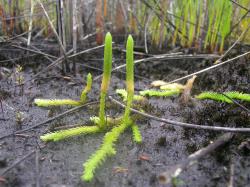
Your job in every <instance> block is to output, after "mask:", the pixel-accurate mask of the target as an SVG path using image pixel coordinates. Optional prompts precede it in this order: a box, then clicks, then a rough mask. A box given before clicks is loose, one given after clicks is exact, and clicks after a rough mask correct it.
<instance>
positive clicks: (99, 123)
mask: <svg viewBox="0 0 250 187" xmlns="http://www.w3.org/2000/svg"><path fill="white" fill-rule="evenodd" d="M111 45H112V38H111V35H110V33H108V34H107V35H106V38H105V52H104V53H105V55H104V56H105V57H104V73H103V79H102V86H101V100H100V112H99V117H97V116H94V117H91V118H90V121H92V122H93V123H94V125H92V126H81V127H75V128H70V129H66V130H60V131H56V132H52V133H48V134H45V135H43V136H41V137H40V138H41V140H42V141H59V140H63V139H65V138H69V137H72V136H77V135H81V134H84V135H85V134H92V133H99V132H105V131H107V133H106V134H105V136H104V139H103V143H102V145H101V147H100V148H99V149H98V150H97V151H96V152H95V153H94V154H92V156H91V157H90V158H89V159H88V160H87V161H86V162H85V163H84V164H83V167H84V173H83V175H82V177H81V178H82V180H84V181H90V180H92V179H93V177H94V173H95V170H96V169H97V168H98V167H99V166H100V165H101V163H102V162H103V161H104V160H105V159H106V158H107V157H109V156H112V155H115V154H116V150H115V143H116V142H117V140H118V138H119V136H120V135H121V134H122V133H123V132H124V131H125V130H126V129H127V128H128V127H131V129H132V132H133V140H134V141H135V142H136V143H141V142H142V136H141V133H140V131H139V127H138V126H137V125H136V124H135V123H134V122H133V120H132V118H131V116H130V110H131V109H130V108H131V105H132V103H133V99H134V59H133V46H134V42H133V38H132V36H129V37H128V40H127V53H126V85H127V91H125V93H126V102H127V105H126V108H125V112H124V115H123V116H122V117H117V118H111V117H105V99H106V94H107V91H108V87H109V81H110V74H111V67H112V52H111V50H112V46H111ZM90 82H91V83H92V79H91V77H90V76H88V83H89V84H87V86H86V88H85V89H84V90H83V92H82V95H81V101H85V99H86V94H87V93H88V92H89V90H90V88H91V84H90ZM138 97H139V96H138ZM140 97H141V96H140ZM110 129H111V130H110Z"/></svg>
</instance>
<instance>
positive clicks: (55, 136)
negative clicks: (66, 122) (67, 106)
mask: <svg viewBox="0 0 250 187" xmlns="http://www.w3.org/2000/svg"><path fill="white" fill-rule="evenodd" d="M98 132H101V129H100V128H99V127H98V126H81V127H75V128H70V129H66V130H60V131H56V132H52V133H48V134H44V135H43V136H40V138H41V140H43V141H45V142H48V141H54V142H55V141H59V140H63V139H66V138H69V137H72V136H78V135H81V134H93V133H98Z"/></svg>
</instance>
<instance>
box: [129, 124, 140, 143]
mask: <svg viewBox="0 0 250 187" xmlns="http://www.w3.org/2000/svg"><path fill="white" fill-rule="evenodd" d="M131 128H132V132H133V140H134V141H135V142H136V143H141V142H142V136H141V132H140V130H139V127H138V125H136V124H135V123H133V124H132V125H131Z"/></svg>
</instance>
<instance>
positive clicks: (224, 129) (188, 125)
mask: <svg viewBox="0 0 250 187" xmlns="http://www.w3.org/2000/svg"><path fill="white" fill-rule="evenodd" d="M109 99H110V100H111V101H112V102H113V103H116V104H118V105H120V106H121V107H123V108H125V105H124V104H122V103H121V102H119V101H117V100H116V99H114V98H113V97H111V96H109ZM131 111H132V112H135V113H137V114H140V115H142V116H144V117H147V118H150V119H153V120H156V121H160V122H163V123H167V124H171V125H173V126H178V127H183V128H193V129H200V130H211V131H220V132H234V133H250V128H233V127H232V128H231V127H220V126H206V125H197V124H192V123H184V122H179V121H174V120H170V119H165V118H159V117H156V116H153V115H151V114H148V113H145V112H140V111H138V110H136V109H133V108H131Z"/></svg>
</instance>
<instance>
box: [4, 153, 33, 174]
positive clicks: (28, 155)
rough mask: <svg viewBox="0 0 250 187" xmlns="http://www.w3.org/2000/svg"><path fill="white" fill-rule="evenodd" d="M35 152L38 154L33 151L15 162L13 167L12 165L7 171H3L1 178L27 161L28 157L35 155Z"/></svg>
mask: <svg viewBox="0 0 250 187" xmlns="http://www.w3.org/2000/svg"><path fill="white" fill-rule="evenodd" d="M35 152H36V150H33V151H31V152H29V153H27V154H26V155H24V156H23V157H22V158H21V159H19V160H17V161H15V162H14V163H13V164H12V165H10V166H9V167H7V168H6V169H5V170H3V171H2V172H1V173H0V176H4V175H5V174H6V173H7V172H9V171H10V170H12V169H13V168H14V167H15V166H16V165H18V164H20V163H21V162H22V161H24V160H25V159H27V158H28V157H30V156H31V155H33V154H34V153H35Z"/></svg>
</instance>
